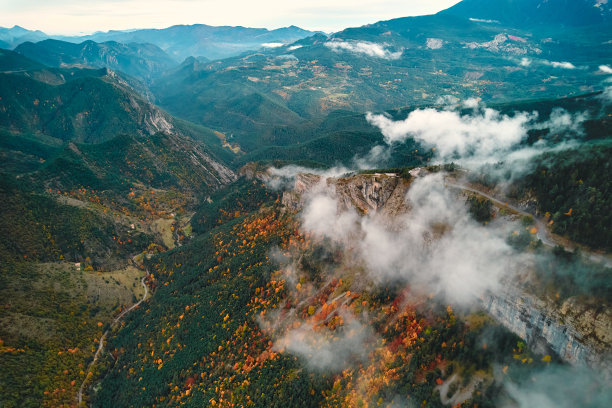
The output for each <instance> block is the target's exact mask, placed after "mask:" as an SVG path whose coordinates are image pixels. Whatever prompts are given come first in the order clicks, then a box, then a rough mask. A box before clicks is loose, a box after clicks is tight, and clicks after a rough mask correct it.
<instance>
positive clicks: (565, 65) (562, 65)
mask: <svg viewBox="0 0 612 408" xmlns="http://www.w3.org/2000/svg"><path fill="white" fill-rule="evenodd" d="M544 63H545V64H547V65H550V66H552V67H553V68H563V69H576V66H575V65H574V64H572V63H571V62H567V61H563V62H558V61H544Z"/></svg>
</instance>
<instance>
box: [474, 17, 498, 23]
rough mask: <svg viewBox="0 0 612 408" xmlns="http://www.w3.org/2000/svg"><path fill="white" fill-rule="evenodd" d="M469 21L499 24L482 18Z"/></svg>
mask: <svg viewBox="0 0 612 408" xmlns="http://www.w3.org/2000/svg"><path fill="white" fill-rule="evenodd" d="M470 21H474V22H476V23H488V24H491V23H499V21H497V20H484V19H482V18H470Z"/></svg>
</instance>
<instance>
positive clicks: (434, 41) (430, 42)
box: [425, 38, 445, 50]
mask: <svg viewBox="0 0 612 408" xmlns="http://www.w3.org/2000/svg"><path fill="white" fill-rule="evenodd" d="M444 42H445V41H444V40H442V39H440V38H428V39H427V42H426V43H425V45H426V46H427V48H429V49H430V50H438V49H440V48H442V47H443V46H444Z"/></svg>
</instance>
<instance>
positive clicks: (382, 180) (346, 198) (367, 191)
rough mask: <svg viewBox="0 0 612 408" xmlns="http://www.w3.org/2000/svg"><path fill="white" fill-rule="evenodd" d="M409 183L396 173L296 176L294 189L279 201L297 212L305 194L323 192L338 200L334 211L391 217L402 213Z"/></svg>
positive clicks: (305, 197)
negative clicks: (351, 211)
mask: <svg viewBox="0 0 612 408" xmlns="http://www.w3.org/2000/svg"><path fill="white" fill-rule="evenodd" d="M408 187H409V183H408V182H406V180H404V179H402V178H401V177H399V176H398V175H397V174H393V173H388V174H381V173H376V174H357V175H353V176H349V177H329V178H325V177H323V176H319V175H315V174H298V175H297V176H296V179H295V184H294V188H293V189H292V190H290V191H286V192H285V193H284V194H283V199H282V202H283V204H284V205H285V207H286V208H287V209H289V210H292V211H298V210H300V209H301V208H302V207H303V205H304V202H305V200H306V199H307V198H308V196H309V193H316V192H317V191H322V190H324V189H325V190H327V191H328V192H330V193H331V194H332V195H333V196H334V197H335V198H336V199H337V201H338V210H340V211H342V210H346V209H348V208H354V209H356V210H357V211H358V212H360V213H361V214H368V213H372V212H382V213H383V214H386V215H388V216H394V215H397V214H399V213H403V212H406V211H407V210H408V207H407V205H406V202H405V199H404V198H405V196H406V192H407V191H408Z"/></svg>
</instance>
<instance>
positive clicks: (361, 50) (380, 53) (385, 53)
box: [325, 40, 403, 60]
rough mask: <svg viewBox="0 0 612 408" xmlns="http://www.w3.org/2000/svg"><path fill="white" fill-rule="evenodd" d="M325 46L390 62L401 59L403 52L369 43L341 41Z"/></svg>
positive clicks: (327, 43) (333, 49)
mask: <svg viewBox="0 0 612 408" xmlns="http://www.w3.org/2000/svg"><path fill="white" fill-rule="evenodd" d="M325 46H326V47H328V48H329V49H331V50H332V51H335V52H341V51H348V52H352V53H355V54H364V55H367V56H369V57H376V58H383V59H388V60H395V59H399V58H400V57H401V56H402V53H403V51H395V52H393V51H390V50H388V49H387V48H386V47H387V45H386V44H378V43H374V42H369V41H340V40H332V41H328V42H326V43H325Z"/></svg>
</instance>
